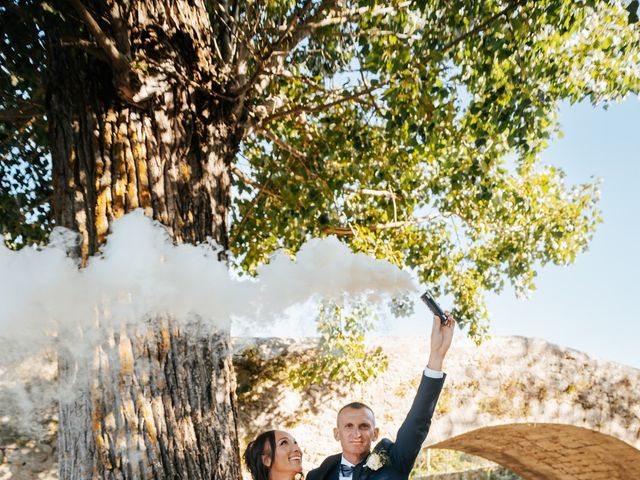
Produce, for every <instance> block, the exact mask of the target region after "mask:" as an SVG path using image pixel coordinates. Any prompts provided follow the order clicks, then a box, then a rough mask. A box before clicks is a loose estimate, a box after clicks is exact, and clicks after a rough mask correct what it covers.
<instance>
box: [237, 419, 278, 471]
mask: <svg viewBox="0 0 640 480" xmlns="http://www.w3.org/2000/svg"><path fill="white" fill-rule="evenodd" d="M267 442H269V452H265V448H264V447H265V445H266V444H267ZM263 455H270V456H271V461H270V462H269V465H273V460H274V459H275V457H276V431H275V430H268V431H266V432H262V433H261V434H260V435H258V436H257V437H256V439H255V440H254V441H253V442H251V443H249V445H247V449H246V450H245V451H244V463H245V464H246V465H247V468H248V469H249V473H250V474H251V478H252V479H253V480H269V470H270V469H271V467H267V466H266V465H265V464H264V462H263V461H262V457H263Z"/></svg>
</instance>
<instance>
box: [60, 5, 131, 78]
mask: <svg viewBox="0 0 640 480" xmlns="http://www.w3.org/2000/svg"><path fill="white" fill-rule="evenodd" d="M69 1H70V2H71V3H72V4H73V6H74V7H75V9H76V11H77V12H78V14H79V15H80V17H81V18H82V20H83V21H84V23H85V25H87V27H89V30H90V31H91V33H92V34H93V36H94V37H95V39H96V42H98V45H99V46H100V48H102V50H103V51H104V53H105V54H106V55H107V58H109V60H110V62H111V66H112V67H113V68H114V69H115V70H118V71H120V72H125V71H128V70H129V68H130V64H129V60H128V59H127V58H126V57H125V56H124V55H123V54H122V53H121V52H120V51H119V50H118V48H117V47H116V44H115V42H114V41H113V40H112V39H111V38H109V37H108V36H107V35H106V34H105V33H104V32H103V31H102V29H101V28H100V25H98V22H96V21H95V19H94V18H93V17H92V16H91V13H89V10H87V8H86V7H85V6H84V5H83V4H82V2H81V1H80V0H69Z"/></svg>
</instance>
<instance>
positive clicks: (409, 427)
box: [306, 375, 444, 480]
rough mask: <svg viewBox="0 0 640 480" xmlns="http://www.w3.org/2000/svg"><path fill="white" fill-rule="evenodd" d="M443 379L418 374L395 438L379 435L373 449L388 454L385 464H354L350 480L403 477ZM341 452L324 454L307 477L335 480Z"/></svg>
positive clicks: (426, 427)
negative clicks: (376, 467)
mask: <svg viewBox="0 0 640 480" xmlns="http://www.w3.org/2000/svg"><path fill="white" fill-rule="evenodd" d="M443 384H444V378H429V377H426V376H425V375H422V380H421V382H420V386H419V387H418V393H417V394H416V398H415V399H414V400H413V405H412V406H411V409H410V410H409V413H408V414H407V418H405V420H404V422H402V425H401V426H400V429H399V430H398V434H397V435H396V441H395V442H392V441H391V440H389V439H388V438H383V439H382V440H380V442H378V444H376V446H375V448H374V451H379V450H384V451H385V452H386V453H387V455H388V456H389V463H388V465H385V466H383V467H382V468H380V469H379V470H375V471H373V470H369V469H368V468H367V467H365V466H364V464H363V463H361V464H358V466H356V469H355V470H354V472H353V478H352V480H366V479H368V480H407V479H408V478H409V473H410V472H411V469H412V468H413V464H414V463H415V461H416V457H417V456H418V453H420V448H421V447H422V443H423V442H424V441H425V439H426V438H427V433H429V427H430V426H431V417H433V411H434V410H435V408H436V404H437V403H438V397H439V396H440V392H441V391H442V385H443ZM341 457H342V453H338V454H336V455H331V456H330V457H327V458H326V459H325V460H324V462H322V464H321V465H320V466H319V467H318V468H315V469H313V470H311V471H310V472H309V473H308V474H307V476H306V479H307V480H338V468H339V465H340V459H341Z"/></svg>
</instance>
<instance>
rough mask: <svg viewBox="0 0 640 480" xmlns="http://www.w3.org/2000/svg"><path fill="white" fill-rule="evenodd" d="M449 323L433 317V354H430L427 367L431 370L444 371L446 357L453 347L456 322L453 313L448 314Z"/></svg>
mask: <svg viewBox="0 0 640 480" xmlns="http://www.w3.org/2000/svg"><path fill="white" fill-rule="evenodd" d="M446 314H447V322H446V323H444V324H443V323H442V322H441V321H440V318H438V317H437V316H435V315H434V316H433V327H432V329H431V352H430V353H429V363H428V364H427V366H428V367H429V368H430V369H431V370H437V371H442V364H443V362H444V357H445V355H446V354H447V351H448V350H449V347H450V346H451V340H452V339H453V330H454V329H455V326H456V322H455V320H454V318H453V317H452V316H451V313H449V312H446Z"/></svg>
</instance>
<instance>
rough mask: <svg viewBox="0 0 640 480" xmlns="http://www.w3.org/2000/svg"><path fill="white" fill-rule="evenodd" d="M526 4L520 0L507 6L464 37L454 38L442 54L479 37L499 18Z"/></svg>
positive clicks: (524, 0) (463, 35)
mask: <svg viewBox="0 0 640 480" xmlns="http://www.w3.org/2000/svg"><path fill="white" fill-rule="evenodd" d="M525 3H526V0H520V1H517V2H514V3H511V4H509V5H507V6H506V7H505V8H503V9H502V10H500V11H499V12H498V13H496V14H495V15H493V16H491V17H489V18H488V19H486V20H485V21H484V22H482V23H481V24H480V25H477V26H476V27H474V28H472V29H471V30H469V31H468V32H465V33H463V34H462V35H460V36H459V37H457V38H454V39H453V40H451V41H450V42H449V43H447V44H446V45H445V46H444V47H443V49H442V51H441V53H442V54H443V55H445V54H447V53H448V52H449V51H451V49H453V48H454V47H455V46H456V45H458V44H459V43H461V42H463V41H465V40H466V39H467V38H469V37H471V36H473V35H477V34H478V33H480V32H482V31H484V30H485V29H486V28H487V27H488V26H489V25H491V24H492V23H493V22H495V21H496V20H497V19H498V18H500V17H501V16H503V15H508V14H509V13H511V12H512V11H513V10H515V9H516V8H518V7H520V6H522V5H524V4H525Z"/></svg>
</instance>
